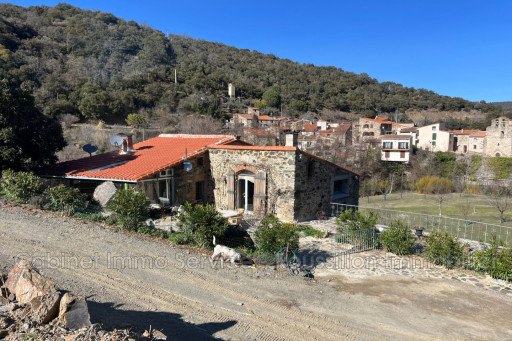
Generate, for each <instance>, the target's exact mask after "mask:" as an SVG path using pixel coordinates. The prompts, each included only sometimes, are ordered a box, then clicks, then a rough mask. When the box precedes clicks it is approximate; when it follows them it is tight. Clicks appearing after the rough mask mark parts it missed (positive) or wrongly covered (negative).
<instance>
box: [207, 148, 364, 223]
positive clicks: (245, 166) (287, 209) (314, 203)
mask: <svg viewBox="0 0 512 341" xmlns="http://www.w3.org/2000/svg"><path fill="white" fill-rule="evenodd" d="M208 149H209V157H210V163H211V170H212V177H213V179H214V182H215V190H214V197H215V205H216V207H217V208H219V209H227V210H232V209H237V208H243V209H245V210H246V211H248V212H255V213H260V214H269V213H272V214H275V215H276V216H277V217H278V218H280V219H282V220H285V221H301V220H306V219H309V218H312V217H315V216H316V215H318V214H319V213H323V214H325V213H329V212H330V209H331V208H330V203H331V202H338V203H346V204H353V205H354V204H357V202H358V197H359V175H358V174H357V173H355V172H353V171H350V170H348V169H345V168H343V167H340V166H337V165H335V164H333V163H330V162H328V161H326V160H323V159H320V158H318V157H316V156H314V155H312V154H309V153H307V152H304V151H301V150H300V149H298V148H297V147H292V146H267V147H264V146H229V145H222V146H221V145H215V146H210V147H209V148H208Z"/></svg>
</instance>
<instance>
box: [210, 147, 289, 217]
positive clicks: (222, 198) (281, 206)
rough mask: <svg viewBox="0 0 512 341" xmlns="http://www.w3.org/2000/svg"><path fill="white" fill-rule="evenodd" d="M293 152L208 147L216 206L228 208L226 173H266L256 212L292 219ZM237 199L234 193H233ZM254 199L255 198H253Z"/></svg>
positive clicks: (235, 174)
mask: <svg viewBox="0 0 512 341" xmlns="http://www.w3.org/2000/svg"><path fill="white" fill-rule="evenodd" d="M295 154H296V152H295V151H294V150H290V151H277V150H275V151H273V150H243V149H236V150H232V149H210V162H211V166H210V167H211V173H212V178H213V181H214V184H215V189H214V192H213V193H214V197H215V205H216V207H217V208H218V209H228V208H229V207H230V206H229V202H228V201H229V200H232V199H229V200H228V179H227V177H228V176H229V173H230V172H232V173H234V176H235V181H234V183H235V189H234V190H235V193H236V192H237V190H238V189H237V188H236V184H237V182H238V181H237V175H238V174H239V173H240V172H241V171H244V170H246V171H250V172H252V173H255V174H257V173H258V172H264V173H265V175H266V183H265V191H266V198H265V202H264V203H263V205H262V210H261V211H260V212H257V213H261V214H274V215H276V216H277V217H278V218H279V219H281V220H286V221H292V220H293V215H294V210H293V207H294V186H295ZM235 200H236V195H235ZM255 200H258V199H257V198H255Z"/></svg>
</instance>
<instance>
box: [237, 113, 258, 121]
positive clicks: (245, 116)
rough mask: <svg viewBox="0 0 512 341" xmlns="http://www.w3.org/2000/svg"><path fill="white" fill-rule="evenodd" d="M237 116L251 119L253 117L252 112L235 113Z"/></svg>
mask: <svg viewBox="0 0 512 341" xmlns="http://www.w3.org/2000/svg"><path fill="white" fill-rule="evenodd" d="M237 116H238V117H240V118H245V119H246V120H252V118H253V117H254V115H253V114H237Z"/></svg>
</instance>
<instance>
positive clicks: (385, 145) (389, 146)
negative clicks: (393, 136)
mask: <svg viewBox="0 0 512 341" xmlns="http://www.w3.org/2000/svg"><path fill="white" fill-rule="evenodd" d="M382 148H384V149H392V148H393V142H384V143H382Z"/></svg>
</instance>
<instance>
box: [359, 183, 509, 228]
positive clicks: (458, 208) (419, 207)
mask: <svg viewBox="0 0 512 341" xmlns="http://www.w3.org/2000/svg"><path fill="white" fill-rule="evenodd" d="M466 198H467V199H468V204H466ZM511 204H512V200H511ZM359 205H361V206H364V207H375V208H386V209H392V210H399V211H408V212H415V213H426V214H432V215H439V201H438V199H437V197H436V196H433V195H427V196H426V197H425V195H423V194H419V193H413V192H404V193H403V198H402V199H400V193H393V194H388V195H387V200H384V196H383V195H377V196H373V197H370V203H368V198H367V197H360V198H359ZM465 206H468V208H469V210H468V217H467V219H468V220H474V221H481V222H485V223H490V224H497V225H505V226H511V227H512V205H511V209H510V211H508V212H505V223H503V224H500V214H499V212H498V210H497V209H496V208H494V207H493V206H491V204H490V201H489V199H488V198H487V197H486V196H485V195H481V194H475V195H469V196H467V197H462V198H461V197H460V196H459V194H457V193H451V194H448V195H446V197H445V199H444V201H443V216H447V217H452V218H461V219H464V213H463V212H464V207H465Z"/></svg>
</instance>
